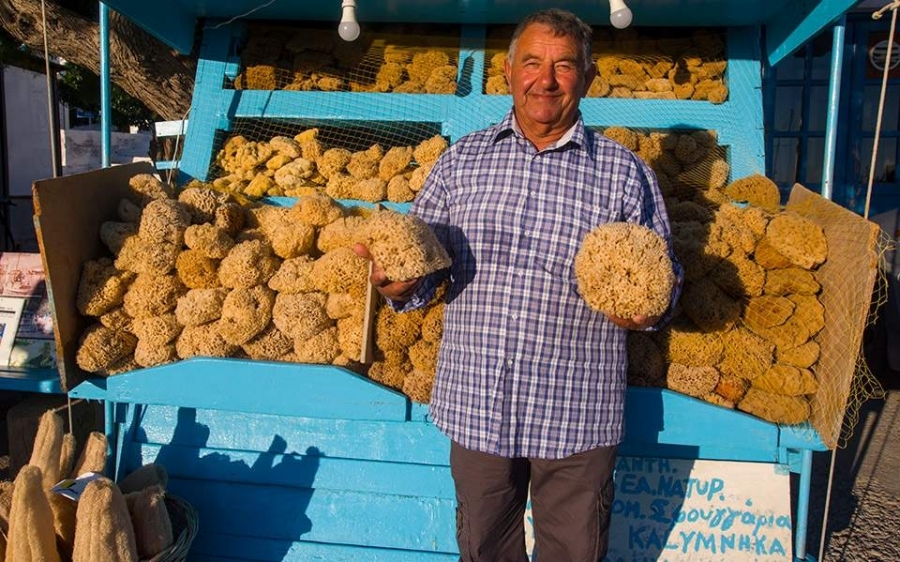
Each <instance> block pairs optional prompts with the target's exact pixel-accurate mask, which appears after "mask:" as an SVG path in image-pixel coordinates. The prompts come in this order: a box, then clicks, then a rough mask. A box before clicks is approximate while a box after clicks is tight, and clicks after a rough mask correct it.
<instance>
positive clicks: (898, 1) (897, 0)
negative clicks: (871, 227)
mask: <svg viewBox="0 0 900 562" xmlns="http://www.w3.org/2000/svg"><path fill="white" fill-rule="evenodd" d="M897 8H900V0H894V2H891V3H890V4H888V5H886V6H884V7H882V8H881V9H879V10H878V11H877V12H875V13H874V14H872V19H876V20H877V19H881V16H882V15H884V12H885V11H886V10H891V31H890V33H889V34H888V42H887V52H886V53H885V56H884V73H883V74H882V77H881V95H880V97H879V99H878V117H877V118H876V119H875V137H874V138H873V139H872V161H871V163H870V164H869V183H868V186H867V188H866V206H865V211H864V212H863V218H866V219H868V218H869V206H870V204H871V202H872V183H873V182H874V181H875V165H876V160H877V158H878V140H879V139H880V138H881V119H882V115H883V114H884V98H885V95H886V93H887V81H888V73H889V72H890V69H891V68H890V63H891V49H892V47H893V46H894V33H895V31H896V29H897Z"/></svg>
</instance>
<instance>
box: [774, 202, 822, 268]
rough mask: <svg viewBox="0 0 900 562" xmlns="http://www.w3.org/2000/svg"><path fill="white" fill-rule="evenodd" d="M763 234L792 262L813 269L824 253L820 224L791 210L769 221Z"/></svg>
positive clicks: (820, 261) (818, 263)
mask: <svg viewBox="0 0 900 562" xmlns="http://www.w3.org/2000/svg"><path fill="white" fill-rule="evenodd" d="M766 238H767V239H768V240H769V242H770V243H771V244H772V246H773V247H774V248H775V250H777V251H778V252H779V253H780V254H781V255H783V256H784V257H786V258H787V259H788V260H789V261H790V262H791V263H792V264H794V265H797V266H800V267H802V268H804V269H815V268H816V267H818V266H819V265H820V264H821V263H822V262H824V261H825V258H826V257H827V256H828V243H827V241H826V239H825V231H823V230H822V227H821V226H819V225H817V224H816V223H814V222H813V221H811V220H809V219H808V218H806V217H804V216H802V215H800V214H798V213H795V212H792V211H784V212H782V213H780V214H778V215H776V216H775V217H774V218H773V219H772V220H771V221H769V226H767V227H766Z"/></svg>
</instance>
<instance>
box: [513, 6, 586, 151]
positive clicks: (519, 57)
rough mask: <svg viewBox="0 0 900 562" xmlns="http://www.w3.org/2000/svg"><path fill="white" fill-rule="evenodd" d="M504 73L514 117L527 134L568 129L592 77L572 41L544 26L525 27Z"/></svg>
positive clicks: (575, 44) (573, 40)
mask: <svg viewBox="0 0 900 562" xmlns="http://www.w3.org/2000/svg"><path fill="white" fill-rule="evenodd" d="M592 68H593V67H592ZM505 71H506V80H507V82H508V83H509V89H510V92H511V93H512V96H513V104H514V105H515V108H516V118H517V119H518V120H519V125H520V126H521V127H522V129H523V130H524V131H526V133H527V132H529V131H542V132H543V131H548V130H551V129H553V130H556V129H562V130H563V131H564V130H566V129H568V128H569V127H570V126H571V125H572V124H573V123H574V122H575V118H576V115H577V113H578V103H579V101H580V100H581V98H582V97H584V95H585V93H586V92H587V87H588V85H589V84H590V81H591V80H593V78H594V71H593V70H592V69H589V70H588V72H585V71H584V64H583V61H582V60H581V49H580V48H579V45H578V43H577V42H576V41H575V39H573V38H572V37H565V36H557V35H554V34H553V32H552V30H551V29H550V28H549V27H547V26H546V25H543V24H533V25H530V26H528V27H526V28H525V30H524V31H523V32H522V34H521V35H520V36H519V40H518V42H517V43H516V46H515V52H514V53H513V58H512V60H507V61H506V65H505Z"/></svg>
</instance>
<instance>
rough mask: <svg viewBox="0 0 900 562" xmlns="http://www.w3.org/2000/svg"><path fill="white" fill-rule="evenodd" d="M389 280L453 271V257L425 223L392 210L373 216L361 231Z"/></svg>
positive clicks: (367, 220)
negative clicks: (451, 266)
mask: <svg viewBox="0 0 900 562" xmlns="http://www.w3.org/2000/svg"><path fill="white" fill-rule="evenodd" d="M357 236H358V240H359V242H361V243H362V244H364V245H365V246H366V247H367V248H368V249H369V253H370V254H371V255H372V258H373V260H374V261H375V263H377V264H378V265H379V266H380V267H381V268H382V269H383V270H384V272H385V275H387V277H388V279H391V280H394V281H404V280H407V279H414V278H416V277H422V276H423V275H428V274H429V273H432V272H434V271H438V270H440V269H444V268H447V267H450V263H451V261H450V256H449V255H448V254H447V251H446V250H445V249H444V247H443V246H441V243H440V242H438V239H437V237H435V235H434V232H432V230H431V228H430V227H429V226H428V225H427V224H426V223H425V221H423V220H422V219H420V218H418V217H416V216H413V215H404V214H402V213H398V212H395V211H391V210H383V211H378V212H375V213H372V215H370V216H369V218H367V219H366V220H365V222H364V223H363V224H362V226H361V227H360V228H359V230H358V231H357Z"/></svg>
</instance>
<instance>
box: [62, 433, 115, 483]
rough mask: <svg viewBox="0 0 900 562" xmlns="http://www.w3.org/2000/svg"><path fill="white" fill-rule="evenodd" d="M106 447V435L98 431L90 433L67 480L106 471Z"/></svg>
mask: <svg viewBox="0 0 900 562" xmlns="http://www.w3.org/2000/svg"><path fill="white" fill-rule="evenodd" d="M108 447H109V445H108V442H107V440H106V435H104V434H103V433H101V432H99V431H92V432H90V433H89V434H88V438H87V441H85V443H84V447H83V448H82V449H81V454H80V455H79V457H78V460H77V461H75V466H74V467H73V468H72V473H71V474H70V475H69V478H78V477H79V476H81V475H82V474H86V473H88V472H95V473H97V474H103V472H105V471H106V459H107V455H108V451H107V448H108Z"/></svg>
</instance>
